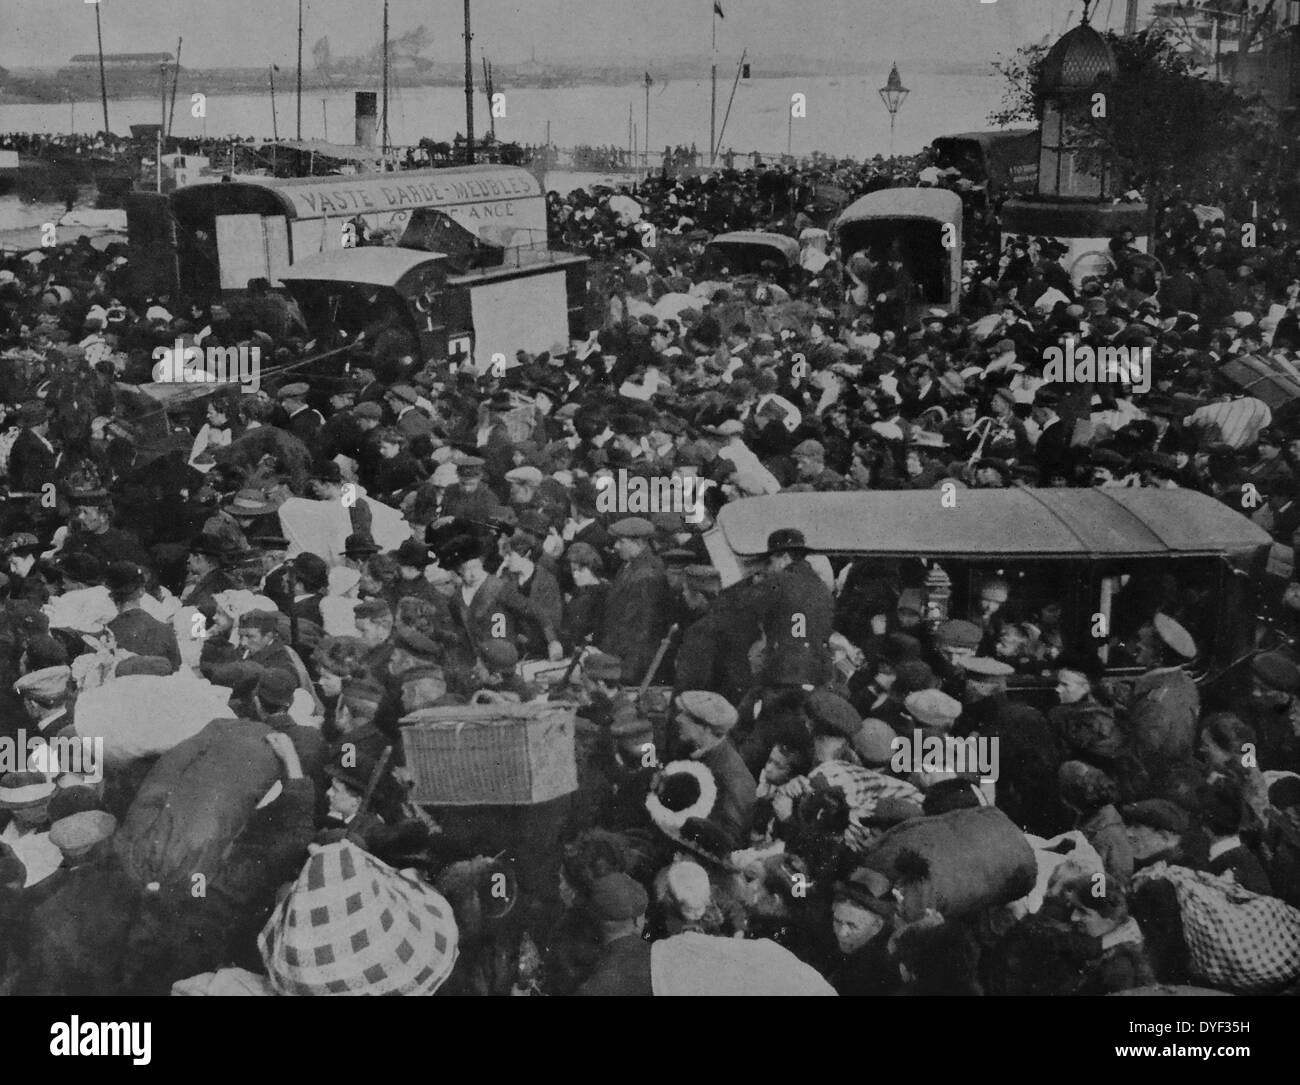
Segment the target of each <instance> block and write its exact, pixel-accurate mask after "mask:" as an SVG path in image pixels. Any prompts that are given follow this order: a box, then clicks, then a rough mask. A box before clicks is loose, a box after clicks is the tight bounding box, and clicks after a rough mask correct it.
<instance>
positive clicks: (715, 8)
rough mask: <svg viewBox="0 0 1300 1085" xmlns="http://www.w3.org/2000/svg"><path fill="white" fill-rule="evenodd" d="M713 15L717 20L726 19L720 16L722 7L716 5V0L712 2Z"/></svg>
mask: <svg viewBox="0 0 1300 1085" xmlns="http://www.w3.org/2000/svg"><path fill="white" fill-rule="evenodd" d="M713 14H714V15H716V16H717V17H718V18H719V19H725V18H726V16H725V15H723V14H722V5H721V4H719V3H718V0H713Z"/></svg>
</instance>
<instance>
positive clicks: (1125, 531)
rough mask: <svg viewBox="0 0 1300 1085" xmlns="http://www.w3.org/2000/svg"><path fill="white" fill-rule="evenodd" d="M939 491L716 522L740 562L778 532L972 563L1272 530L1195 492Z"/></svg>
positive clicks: (799, 497) (772, 507)
mask: <svg viewBox="0 0 1300 1085" xmlns="http://www.w3.org/2000/svg"><path fill="white" fill-rule="evenodd" d="M954 496H955V502H956V503H955V505H953V507H951V508H950V507H947V504H951V502H949V503H947V504H946V503H945V502H944V501H943V492H942V491H941V490H937V489H934V490H884V491H857V492H852V493H795V494H779V495H776V496H772V497H754V498H746V499H743V500H741V501H735V502H732V503H731V504H728V505H725V506H724V507H723V508H722V510H721V512H720V513H719V516H718V526H719V528H720V529H721V531H722V534H723V536H724V537H725V539H726V542H727V545H728V547H729V548H730V549H731V550H732V551H733V552H734V553H735V554H737V555H739V556H740V557H756V556H759V555H761V554H762V553H764V551H765V550H766V548H767V537H768V534H769V533H770V532H772V531H775V530H776V529H777V528H780V527H796V528H798V529H799V530H801V531H802V532H803V533H804V537H805V538H806V539H807V541H808V545H809V547H810V548H811V549H812V550H815V551H818V552H820V553H827V554H880V555H892V556H915V555H927V556H931V555H932V556H950V557H972V558H985V557H987V558H1014V557H1021V558H1033V557H1071V556H1074V557H1093V558H1107V557H1153V556H1160V555H1169V554H1178V555H1185V556H1195V555H1217V554H1230V555H1233V556H1239V557H1242V558H1247V559H1248V558H1249V557H1251V556H1253V555H1254V554H1255V553H1257V552H1258V551H1259V550H1260V549H1261V548H1263V547H1267V546H1268V545H1269V544H1270V543H1271V542H1272V540H1271V538H1270V537H1269V535H1268V533H1267V532H1266V531H1264V530H1263V529H1262V528H1260V527H1259V526H1258V525H1256V524H1254V523H1252V522H1251V521H1250V520H1248V519H1247V518H1246V517H1244V516H1242V515H1241V514H1240V513H1238V512H1236V511H1235V510H1233V509H1230V508H1228V507H1227V506H1226V505H1224V504H1223V503H1222V502H1220V501H1216V500H1215V499H1214V498H1212V497H1209V496H1207V495H1205V494H1202V493H1198V492H1196V491H1195V490H1183V489H1177V490H1157V489H1105V490H1103V489H1065V488H1060V489H1026V488H1014V489H1005V490H957V491H956V493H955V495H954Z"/></svg>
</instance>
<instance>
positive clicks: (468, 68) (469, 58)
mask: <svg viewBox="0 0 1300 1085" xmlns="http://www.w3.org/2000/svg"><path fill="white" fill-rule="evenodd" d="M473 39H474V35H473V34H471V33H470V28H469V0H465V162H466V164H467V165H471V166H472V165H473V164H474V55H473V48H472V46H471V44H470V43H471V42H472V41H473Z"/></svg>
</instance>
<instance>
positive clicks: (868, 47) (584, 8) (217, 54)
mask: <svg viewBox="0 0 1300 1085" xmlns="http://www.w3.org/2000/svg"><path fill="white" fill-rule="evenodd" d="M720 2H721V4H722V9H723V13H724V15H725V19H724V20H723V21H721V22H720V23H719V24H718V25H719V37H718V45H719V49H720V50H721V51H723V52H724V54H727V55H730V54H736V53H739V51H740V50H741V49H742V48H744V47H746V46H747V47H748V48H749V50H750V54H751V56H752V57H754V58H755V59H756V60H760V61H761V57H762V56H763V54H764V52H767V53H768V54H775V53H786V54H791V53H796V54H811V55H816V56H834V57H836V58H840V59H843V58H852V57H861V58H863V59H879V58H889V57H908V58H921V59H924V58H933V59H935V60H959V61H981V60H985V59H990V58H992V57H994V56H996V55H999V54H1006V53H1010V52H1011V51H1013V50H1014V48H1015V47H1016V46H1017V45H1019V44H1021V43H1023V42H1024V41H1026V40H1029V39H1038V38H1041V37H1042V36H1043V35H1044V34H1045V33H1047V32H1048V30H1049V28H1050V27H1051V25H1052V19H1053V16H1055V26H1056V30H1057V32H1058V33H1059V32H1060V31H1061V30H1062V29H1063V28H1064V26H1065V25H1066V22H1065V20H1066V16H1067V15H1068V14H1069V13H1071V12H1073V18H1074V19H1075V20H1077V18H1078V13H1079V10H1080V7H1081V0H994V2H993V3H981V2H980V0H720ZM1144 6H1145V3H1144ZM297 10H298V9H297V0H102V9H101V11H102V19H103V25H104V50H105V52H155V51H156V52H168V53H170V52H174V51H175V48H176V38H177V37H178V36H181V35H183V36H184V38H185V45H184V51H183V54H182V58H181V59H182V61H183V62H184V63H185V65H186V66H195V67H258V66H263V65H266V64H271V63H278V64H280V65H282V66H283V65H286V64H288V65H292V64H293V62H294V53H295V49H296V29H297ZM304 10H305V14H304V17H303V21H304V41H305V52H306V56H307V60H306V64H307V65H308V66H309V65H310V63H311V61H310V50H311V46H312V44H313V43H314V42H316V41H317V40H318V39H319V38H321V37H322V36H325V35H328V36H329V39H330V46H331V48H332V50H333V52H334V53H335V54H336V55H340V54H348V53H354V52H362V51H364V47H368V46H369V45H371V44H373V43H374V42H376V41H378V39H379V36H380V32H381V30H380V28H381V25H382V17H383V15H382V13H383V2H382V0H305V3H304ZM710 10H711V0H529V2H526V3H520V2H519V0H473V23H474V27H473V29H474V56H475V60H476V62H477V59H478V56H479V53H480V49H482V50H485V51H486V52H487V55H488V56H489V58H491V59H494V60H496V61H497V62H498V63H510V62H514V61H519V60H526V59H528V55H529V51H530V48H532V47H534V46H535V47H536V50H537V56H538V59H539V60H545V59H547V58H548V57H558V56H567V57H571V56H580V55H583V54H584V53H585V52H586V51H587V50H590V53H591V55H592V56H593V58H603V57H607V56H615V57H619V58H624V57H627V58H636V62H637V63H641V62H642V61H643V60H644V62H646V63H647V64H648V65H649V66H651V67H653V62H654V58H655V57H656V56H680V55H685V54H692V53H697V52H699V51H701V50H704V51H707V50H708V48H709V32H710V29H709V24H710ZM1108 10H1110V11H1111V20H1112V24H1113V25H1118V24H1119V23H1120V22H1121V21H1122V19H1123V11H1124V0H1099V2H1098V5H1097V12H1096V14H1095V15H1094V19H1093V22H1094V24H1095V25H1101V24H1104V23H1105V21H1106V15H1107V12H1108ZM462 15H463V4H462V0H390V7H389V20H390V24H391V30H390V33H392V34H393V35H396V34H399V33H401V32H402V31H404V30H410V29H413V28H415V27H416V26H418V25H419V24H421V23H424V24H425V25H426V26H428V28H429V30H430V31H432V33H433V35H434V42H433V46H432V48H431V49H430V50H429V51H428V52H427V53H426V55H427V56H429V57H431V59H434V60H439V61H452V60H455V59H456V58H457V57H459V56H463V55H464V53H463V50H464V45H463V43H462V40H461V36H460V35H461V29H462ZM0 25H3V27H4V33H3V34H0V65H5V66H8V67H26V66H41V67H46V66H57V65H61V64H63V63H66V61H67V59H68V58H69V57H71V56H72V55H73V54H74V53H91V52H94V51H95V19H94V14H93V7H92V6H91V5H90V4H88V3H84V2H82V0H57V2H56V0H0ZM760 67H761V64H760Z"/></svg>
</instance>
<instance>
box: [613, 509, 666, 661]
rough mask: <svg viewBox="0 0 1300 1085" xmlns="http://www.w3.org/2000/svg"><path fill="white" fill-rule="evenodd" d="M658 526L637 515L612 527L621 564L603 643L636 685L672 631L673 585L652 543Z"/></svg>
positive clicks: (614, 586) (615, 580)
mask: <svg viewBox="0 0 1300 1085" xmlns="http://www.w3.org/2000/svg"><path fill="white" fill-rule="evenodd" d="M654 531H655V529H654V525H653V524H652V523H650V521H649V520H644V519H642V518H641V517H639V516H632V517H629V518H627V519H625V520H619V521H618V523H616V524H614V525H613V526H611V527H610V529H609V533H610V534H611V535H612V536H614V538H615V540H616V541H615V544H614V546H615V549H616V550H617V552H618V556H619V558H620V559H621V560H622V562H623V564H622V567H621V568H620V569H619V571H618V575H617V576H616V577H615V578H614V581H613V583H611V584H610V586H609V597H608V598H607V600H606V602H605V624H604V630H603V632H602V634H601V639H600V642H599V644H598V647H599V648H600V650H601V651H602V652H606V653H608V654H609V655H612V656H617V657H618V658H619V659H621V660H622V661H623V681H624V682H625V683H626V684H628V685H637V684H638V683H640V681H641V680H642V678H643V677H644V676H645V672H646V671H647V670H648V669H649V667H650V664H651V663H652V662H653V661H654V657H655V653H656V652H657V651H658V650H659V644H660V642H661V641H662V640H663V638H664V634H665V633H667V632H668V624H669V621H668V609H669V606H670V604H671V597H672V589H671V588H670V586H669V583H668V573H667V570H666V569H665V568H664V563H663V561H662V560H661V559H660V558H659V556H658V555H657V554H655V552H654V551H653V550H652V549H651V547H650V539H651V538H652V537H653V535H654Z"/></svg>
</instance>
